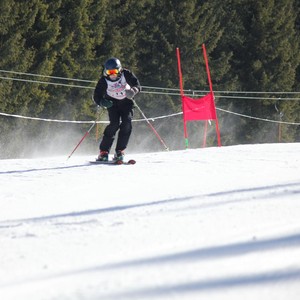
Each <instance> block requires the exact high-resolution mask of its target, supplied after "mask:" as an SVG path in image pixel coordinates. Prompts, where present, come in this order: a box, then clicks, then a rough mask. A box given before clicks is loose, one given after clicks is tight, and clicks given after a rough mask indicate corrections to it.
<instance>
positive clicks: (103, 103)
mask: <svg viewBox="0 0 300 300" xmlns="http://www.w3.org/2000/svg"><path fill="white" fill-rule="evenodd" d="M100 105H101V106H102V107H105V108H110V107H112V106H113V102H112V101H111V100H108V99H105V98H103V99H102V100H101V101H100Z"/></svg>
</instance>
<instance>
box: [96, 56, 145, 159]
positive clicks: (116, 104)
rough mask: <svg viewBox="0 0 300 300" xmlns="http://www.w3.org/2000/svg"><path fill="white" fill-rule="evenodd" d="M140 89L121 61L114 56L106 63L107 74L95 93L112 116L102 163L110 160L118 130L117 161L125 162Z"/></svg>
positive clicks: (102, 151)
mask: <svg viewBox="0 0 300 300" xmlns="http://www.w3.org/2000/svg"><path fill="white" fill-rule="evenodd" d="M140 90H141V85H140V82H139V80H138V79H137V77H136V76H135V75H134V74H133V73H132V72H131V71H130V70H128V69H125V68H122V65H121V62H120V60H119V59H118V58H115V57H112V58H110V59H108V60H107V61H106V62H105V64H104V68H103V75H102V76H101V77H100V79H99V81H98V83H97V85H96V88H95V91H94V101H95V103H96V104H97V105H100V106H102V107H104V108H107V110H108V116H109V124H108V125H107V127H106V128H105V130H104V133H103V138H102V141H101V142H100V145H99V149H100V154H99V156H98V158H97V160H98V161H108V154H109V151H110V148H111V146H112V144H113V141H114V138H115V135H116V133H117V131H118V130H119V133H118V139H117V144H116V148H115V155H114V160H116V161H123V159H124V155H125V154H124V150H125V149H126V147H127V144H128V141H129V138H130V135H131V131H132V124H131V121H132V117H133V104H134V103H133V97H134V96H135V95H136V94H137V93H139V92H140Z"/></svg>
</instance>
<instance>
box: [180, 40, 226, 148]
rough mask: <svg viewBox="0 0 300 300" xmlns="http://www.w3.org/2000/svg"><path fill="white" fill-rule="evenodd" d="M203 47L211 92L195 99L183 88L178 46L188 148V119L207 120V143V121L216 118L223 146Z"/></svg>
mask: <svg viewBox="0 0 300 300" xmlns="http://www.w3.org/2000/svg"><path fill="white" fill-rule="evenodd" d="M202 49H203V57H204V60H205V66H206V73H207V79H208V83H209V89H210V93H208V94H207V95H205V96H204V97H202V98H199V99H194V98H190V97H187V96H185V95H184V90H183V80H182V73H181V62H180V52H179V48H176V52H177V64H178V74H179V85H180V95H181V99H182V111H183V129H184V137H185V146H186V148H188V143H189V142H188V133H187V127H186V122H187V121H196V120H205V133H204V142H203V145H205V143H206V130H207V121H208V120H215V123H216V133H217V138H218V145H219V146H221V138H220V130H219V123H218V118H217V113H216V107H215V102H214V92H213V89H212V82H211V78H210V71H209V67H208V60H207V55H206V49H205V45H204V44H203V45H202Z"/></svg>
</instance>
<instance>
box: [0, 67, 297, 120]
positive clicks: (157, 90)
mask: <svg viewBox="0 0 300 300" xmlns="http://www.w3.org/2000/svg"><path fill="white" fill-rule="evenodd" d="M0 73H5V74H15V75H22V76H32V77H42V78H48V79H51V80H53V79H54V80H64V81H72V82H82V83H87V84H90V85H91V84H93V86H88V85H79V84H73V83H72V84H71V83H59V82H51V81H41V80H31V79H23V78H15V77H7V76H0V79H3V80H11V81H22V82H28V83H37V84H47V85H57V86H66V87H74V88H85V89H94V88H95V84H96V83H97V82H96V81H91V80H84V79H76V78H65V77H57V76H47V75H39V74H33V73H24V72H16V71H7V70H0ZM184 92H185V93H186V95H187V96H194V97H199V96H203V95H205V94H206V93H207V91H205V90H184ZM141 93H145V94H159V95H171V96H180V90H179V89H174V88H173V89H172V88H162V87H149V86H142V92H141ZM214 93H215V98H222V100H223V99H243V100H251V99H252V100H273V101H299V100H300V98H298V97H284V98H283V97H280V96H277V97H273V96H272V97H260V96H251V97H250V96H236V95H232V94H238V95H240V94H253V95H260V94H264V95H267V94H270V95H283V94H284V95H300V93H299V92H258V91H251V92H250V91H248V92H242V91H214ZM221 94H222V95H221ZM216 109H217V110H219V111H221V112H223V113H227V114H232V115H236V116H239V117H243V118H249V119H254V120H259V121H264V122H272V123H277V124H287V125H297V126H299V125H300V123H296V122H285V121H279V120H270V119H264V118H258V117H255V116H249V115H245V114H241V113H237V112H233V111H229V110H225V109H221V108H218V107H216ZM0 115H1V116H5V117H13V118H21V119H29V120H37V121H44V122H57V123H75V124H91V123H95V121H71V120H57V119H45V118H36V117H27V116H21V115H16V114H7V113H4V112H0ZM179 115H182V112H178V113H172V114H169V115H163V116H158V117H152V118H148V119H149V120H151V121H155V120H159V119H165V118H171V117H176V116H179ZM142 121H145V120H144V119H135V120H133V122H142ZM96 123H103V124H107V123H109V122H108V121H96Z"/></svg>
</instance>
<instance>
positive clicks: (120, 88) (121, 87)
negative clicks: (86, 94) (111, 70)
mask: <svg viewBox="0 0 300 300" xmlns="http://www.w3.org/2000/svg"><path fill="white" fill-rule="evenodd" d="M105 80H106V82H107V90H106V93H107V95H108V96H110V97H112V98H115V99H118V100H122V99H125V98H126V93H125V90H126V89H130V86H129V85H128V84H127V82H126V79H125V77H124V74H122V75H121V77H120V79H118V80H117V81H109V80H107V79H105Z"/></svg>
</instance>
